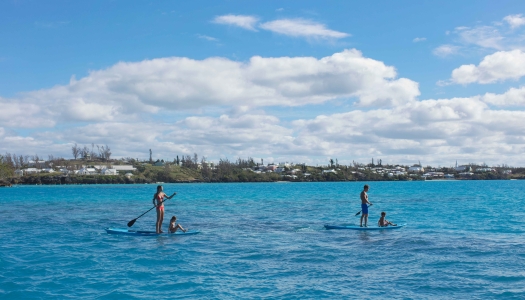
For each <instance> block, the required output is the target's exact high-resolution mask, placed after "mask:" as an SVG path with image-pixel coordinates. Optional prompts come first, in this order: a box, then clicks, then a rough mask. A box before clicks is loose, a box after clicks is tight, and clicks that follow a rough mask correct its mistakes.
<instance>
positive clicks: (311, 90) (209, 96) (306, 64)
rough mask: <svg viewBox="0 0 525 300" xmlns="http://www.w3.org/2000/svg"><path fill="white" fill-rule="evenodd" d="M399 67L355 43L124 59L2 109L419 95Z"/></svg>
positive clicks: (118, 110) (95, 118) (148, 108)
mask: <svg viewBox="0 0 525 300" xmlns="http://www.w3.org/2000/svg"><path fill="white" fill-rule="evenodd" d="M396 75H397V74H396V71H395V69H394V68H393V67H391V66H386V65H385V64H384V63H382V62H380V61H376V60H373V59H370V58H366V57H363V55H362V54H361V52H359V51H357V50H355V49H353V50H345V51H343V52H340V53H335V54H333V55H332V56H327V57H324V58H321V59H317V58H314V57H276V58H264V57H260V56H254V57H252V58H251V59H250V60H249V61H248V62H245V63H241V62H236V61H231V60H228V59H225V58H208V59H204V60H192V59H188V58H181V57H171V58H161V59H153V60H145V61H142V62H136V63H125V62H121V63H118V64H116V65H114V66H112V67H110V68H108V69H105V70H99V71H93V72H91V73H90V74H89V75H88V76H86V77H84V78H81V79H80V80H76V79H74V78H72V79H71V81H70V83H69V84H68V85H64V86H56V87H53V88H50V89H44V90H39V91H33V92H27V93H24V94H22V96H21V97H19V98H16V99H4V100H1V99H0V101H1V102H5V103H6V104H5V105H6V107H10V110H9V111H10V112H9V113H7V112H4V111H3V112H2V113H0V125H2V124H9V126H13V127H23V126H26V127H31V126H37V127H41V126H42V125H46V126H53V125H54V124H55V122H59V121H61V122H64V121H72V122H74V121H82V122H85V121H90V122H118V121H121V120H129V119H133V120H138V119H139V118H140V116H141V115H143V114H151V113H157V112H159V111H161V110H172V111H194V110H198V109H202V108H216V107H220V106H247V107H265V106H301V105H305V104H319V103H324V102H326V101H329V100H332V99H337V98H345V99H346V98H349V97H355V98H357V99H358V105H363V106H373V105H387V106H389V105H397V104H400V103H405V102H410V101H415V98H416V97H417V96H418V95H419V89H418V84H417V83H416V82H414V81H411V80H409V79H406V78H396ZM9 105H10V106H9ZM11 106H12V107H11ZM42 119H44V120H48V121H47V124H46V122H43V120H42ZM16 124H19V125H18V126H17V125H16Z"/></svg>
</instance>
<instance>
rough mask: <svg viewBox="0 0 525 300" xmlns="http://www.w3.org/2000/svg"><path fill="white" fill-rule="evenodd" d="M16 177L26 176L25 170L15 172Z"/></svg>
mask: <svg viewBox="0 0 525 300" xmlns="http://www.w3.org/2000/svg"><path fill="white" fill-rule="evenodd" d="M15 175H16V176H24V171H23V170H20V169H18V170H15Z"/></svg>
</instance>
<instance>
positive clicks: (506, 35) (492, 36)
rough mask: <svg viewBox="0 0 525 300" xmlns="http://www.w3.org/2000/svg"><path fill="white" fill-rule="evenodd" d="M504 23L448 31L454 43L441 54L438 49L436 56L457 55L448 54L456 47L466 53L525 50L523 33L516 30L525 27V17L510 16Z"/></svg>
mask: <svg viewBox="0 0 525 300" xmlns="http://www.w3.org/2000/svg"><path fill="white" fill-rule="evenodd" d="M503 21H504V22H499V21H498V22H492V24H491V25H476V26H459V27H456V28H455V29H454V30H453V31H446V35H448V36H452V37H453V39H454V40H453V41H452V42H453V43H449V44H447V45H443V46H442V47H443V48H442V49H441V50H443V51H441V52H440V51H439V50H438V49H440V48H437V49H436V50H434V54H436V55H438V56H446V55H450V54H456V53H457V51H450V52H447V48H448V49H454V47H455V49H456V50H457V49H459V48H463V49H464V52H473V53H476V52H479V51H480V50H481V51H487V50H500V51H501V50H507V51H508V50H514V49H522V50H523V49H525V45H524V38H523V34H522V32H520V31H516V30H514V29H517V28H519V27H521V26H523V25H525V17H522V15H521V14H517V15H509V16H506V17H504V18H503ZM507 24H508V26H506V25H507ZM451 47H452V48H451ZM440 54H445V55H440Z"/></svg>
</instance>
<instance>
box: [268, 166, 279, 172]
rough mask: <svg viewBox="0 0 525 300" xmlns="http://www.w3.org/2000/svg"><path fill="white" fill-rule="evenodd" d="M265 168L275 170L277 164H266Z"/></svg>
mask: <svg viewBox="0 0 525 300" xmlns="http://www.w3.org/2000/svg"><path fill="white" fill-rule="evenodd" d="M266 170H268V171H274V172H275V170H277V166H276V165H268V166H267V167H266Z"/></svg>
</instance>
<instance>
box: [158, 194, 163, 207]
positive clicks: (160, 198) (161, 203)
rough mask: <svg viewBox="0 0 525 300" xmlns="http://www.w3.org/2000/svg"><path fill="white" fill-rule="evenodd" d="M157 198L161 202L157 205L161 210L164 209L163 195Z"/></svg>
mask: <svg viewBox="0 0 525 300" xmlns="http://www.w3.org/2000/svg"><path fill="white" fill-rule="evenodd" d="M157 199H158V201H159V202H160V206H157V208H158V209H159V210H160V211H164V203H163V202H162V199H163V197H159V196H158V195H157Z"/></svg>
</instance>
